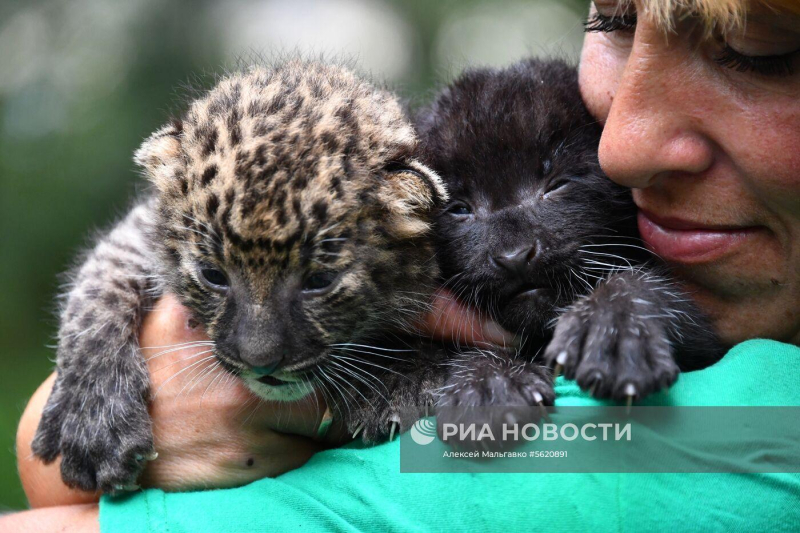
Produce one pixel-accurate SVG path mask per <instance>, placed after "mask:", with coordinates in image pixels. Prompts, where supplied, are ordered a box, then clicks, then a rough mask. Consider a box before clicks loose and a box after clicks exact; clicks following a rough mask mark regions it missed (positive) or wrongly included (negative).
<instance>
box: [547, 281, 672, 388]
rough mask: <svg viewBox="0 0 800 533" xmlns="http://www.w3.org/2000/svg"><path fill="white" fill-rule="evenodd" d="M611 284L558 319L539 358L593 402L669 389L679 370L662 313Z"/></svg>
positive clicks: (665, 316)
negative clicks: (594, 398)
mask: <svg viewBox="0 0 800 533" xmlns="http://www.w3.org/2000/svg"><path fill="white" fill-rule="evenodd" d="M619 283H620V284H622V283H623V282H622V281H621V282H619ZM615 285H616V281H615V280H613V278H612V280H610V281H609V282H607V283H606V284H605V286H600V287H599V288H598V289H596V290H595V292H594V293H593V294H591V295H589V296H587V297H584V298H583V299H582V300H580V301H578V302H577V303H576V304H575V305H573V306H572V307H571V308H570V309H569V310H567V311H566V312H565V313H564V314H563V315H561V317H559V318H558V321H557V323H556V328H555V332H554V334H553V339H552V341H551V342H550V344H549V345H548V347H547V349H546V350H545V352H544V358H545V361H546V362H547V364H548V365H549V366H551V367H552V368H554V369H555V371H556V373H559V372H563V373H564V375H565V376H566V377H567V378H568V379H575V380H576V381H577V383H578V385H579V386H580V387H581V388H582V389H584V390H589V391H591V393H592V395H593V396H596V397H597V398H612V399H615V400H627V401H632V400H634V399H638V398H642V397H645V396H647V395H649V394H652V393H654V392H657V391H659V390H661V389H664V388H667V387H669V386H671V385H672V384H673V383H674V382H675V380H676V379H677V378H678V373H679V369H678V365H677V364H676V362H675V359H674V356H673V350H672V347H671V345H670V339H669V336H668V333H667V328H668V327H669V324H670V322H669V320H667V318H668V316H667V315H665V313H664V310H663V309H659V308H658V305H657V304H656V303H654V302H651V301H648V300H647V299H646V296H645V297H642V296H637V294H636V293H635V292H630V291H629V290H624V289H625V287H617V286H615Z"/></svg>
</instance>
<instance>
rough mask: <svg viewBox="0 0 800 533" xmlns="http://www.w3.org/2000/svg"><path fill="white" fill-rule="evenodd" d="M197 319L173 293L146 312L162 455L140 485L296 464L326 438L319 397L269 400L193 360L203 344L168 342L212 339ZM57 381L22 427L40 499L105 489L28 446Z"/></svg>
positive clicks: (73, 499) (234, 477) (247, 475)
mask: <svg viewBox="0 0 800 533" xmlns="http://www.w3.org/2000/svg"><path fill="white" fill-rule="evenodd" d="M192 326H193V323H192V321H190V317H189V315H188V313H187V311H186V309H185V308H184V307H182V306H181V305H180V304H179V303H178V302H177V301H176V300H175V299H174V298H173V297H169V296H166V297H164V298H163V299H162V300H161V301H160V302H159V303H158V304H157V306H156V308H155V309H154V310H153V311H152V312H151V313H150V314H149V315H148V316H147V318H146V319H145V323H144V326H143V329H142V333H141V337H140V345H141V346H142V350H143V352H144V354H145V357H147V359H148V365H149V368H150V374H151V377H152V395H153V400H152V402H151V405H150V413H151V415H152V418H153V432H154V436H155V444H156V450H157V451H158V454H159V456H158V458H157V459H156V460H154V461H151V462H150V463H148V466H147V468H146V469H145V472H144V474H143V476H142V479H141V480H140V482H141V485H142V486H144V487H159V488H161V489H165V490H170V491H180V490H194V489H203V488H223V487H235V486H239V485H244V484H246V483H249V482H251V481H254V480H256V479H261V478H263V477H267V476H275V475H278V474H280V473H283V472H286V471H288V470H292V469H294V468H297V467H298V466H300V465H302V464H303V463H305V462H306V461H307V460H308V459H309V458H310V457H311V456H312V455H313V454H314V453H316V452H317V451H319V450H321V449H323V448H325V447H327V446H328V444H326V443H323V442H319V441H317V440H314V439H312V438H310V437H311V436H314V435H315V434H316V430H317V427H318V425H319V421H320V418H321V416H322V413H323V412H324V406H323V405H322V404H321V402H319V401H318V400H317V399H316V398H310V399H308V400H306V401H300V402H295V403H292V404H276V403H267V402H263V401H261V400H259V399H257V398H256V397H254V396H253V395H252V394H251V393H250V392H249V391H248V390H247V389H246V388H245V387H244V386H243V385H242V384H241V382H240V381H239V380H237V379H235V378H234V377H233V376H230V375H227V374H222V371H221V370H217V371H211V370H210V367H211V363H212V361H211V360H208V361H207V363H206V364H205V365H204V364H197V365H195V366H190V365H193V364H194V363H196V362H197V361H198V356H197V354H198V353H199V352H200V351H201V350H204V349H203V348H188V349H178V350H174V351H170V349H168V348H165V347H168V346H176V345H179V344H181V343H187V342H192V341H197V340H204V339H206V337H205V335H204V333H203V332H202V331H199V330H198V329H196V328H194V327H192ZM151 347H152V348H151ZM206 349H207V348H206ZM206 370H209V371H207V372H206ZM53 381H54V376H50V378H48V379H47V381H45V382H44V383H43V384H42V385H41V386H40V387H39V390H37V391H36V393H35V394H34V396H33V398H32V399H31V401H30V403H29V404H28V407H27V408H26V410H25V413H24V414H23V416H22V420H21V421H20V425H19V431H18V434H17V454H18V458H17V460H18V463H19V471H20V478H21V480H22V485H23V488H24V490H25V493H26V495H27V496H28V500H29V502H30V505H31V506H32V507H34V508H35V507H46V506H55V505H72V504H80V503H87V502H95V501H97V499H98V498H99V494H95V493H87V492H83V491H78V490H73V489H70V488H69V487H67V486H66V485H64V484H63V483H62V481H61V475H60V469H59V461H58V460H56V461H55V462H54V463H52V464H50V465H45V464H44V463H43V462H42V461H41V460H40V459H38V458H36V457H35V456H33V454H32V453H31V448H30V443H31V440H32V439H33V435H34V433H35V431H36V427H37V426H38V424H39V419H40V418H41V413H42V408H43V407H44V404H45V402H46V400H47V397H48V395H49V393H50V389H51V388H52V385H53ZM340 435H341V433H337V432H336V430H335V429H334V430H333V431H332V432H331V433H330V434H329V436H328V442H332V443H336V442H341V438H340Z"/></svg>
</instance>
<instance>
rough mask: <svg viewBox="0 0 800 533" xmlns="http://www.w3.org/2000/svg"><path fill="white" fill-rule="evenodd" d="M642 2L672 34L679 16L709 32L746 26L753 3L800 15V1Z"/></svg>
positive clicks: (650, 14) (645, 13) (690, 0)
mask: <svg viewBox="0 0 800 533" xmlns="http://www.w3.org/2000/svg"><path fill="white" fill-rule="evenodd" d="M627 3H633V0H627ZM641 3H642V8H643V11H644V13H641V14H642V15H644V16H645V17H649V18H650V19H651V20H653V21H654V22H655V23H656V24H657V25H659V26H660V27H662V28H664V29H665V30H668V31H669V30H672V29H673V26H674V24H675V14H676V13H677V14H679V16H680V15H692V16H695V17H698V18H700V19H701V20H702V21H703V23H704V24H705V26H706V28H707V29H709V30H712V29H718V30H723V31H724V30H725V29H729V28H733V27H736V26H739V25H741V24H744V22H745V15H746V12H747V8H748V5H749V4H756V5H759V6H760V7H764V8H766V9H770V10H773V11H777V12H780V11H784V12H789V13H793V14H800V1H798V0H641Z"/></svg>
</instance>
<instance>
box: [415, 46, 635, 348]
mask: <svg viewBox="0 0 800 533" xmlns="http://www.w3.org/2000/svg"><path fill="white" fill-rule="evenodd" d="M418 122H419V130H420V135H421V137H422V142H423V144H424V147H425V153H426V156H425V161H426V163H428V164H429V165H430V166H432V167H433V168H434V170H436V171H437V172H439V174H440V175H441V177H442V179H443V180H444V182H445V184H446V186H447V188H448V190H449V192H450V202H449V204H448V205H447V207H446V208H445V209H444V210H442V211H441V212H440V213H439V214H438V216H437V219H436V222H435V228H436V234H437V239H438V248H439V250H438V257H439V259H440V262H441V266H442V269H443V274H444V276H445V279H446V282H447V285H448V286H449V287H450V288H451V290H453V292H454V293H455V294H456V295H457V296H459V297H460V298H461V299H462V300H465V301H467V302H469V303H472V304H474V305H477V306H478V307H479V308H481V309H483V310H485V311H486V312H488V313H490V314H491V315H492V316H493V318H495V319H496V320H498V321H499V322H500V323H501V324H502V325H503V326H504V327H506V328H507V329H510V330H512V331H516V332H518V333H522V334H534V335H535V334H538V333H541V332H543V331H544V329H545V327H546V324H547V323H548V322H549V321H550V319H552V318H553V317H554V313H555V310H556V308H557V307H558V306H562V305H564V304H566V303H568V302H570V301H571V300H572V299H573V298H574V297H575V294H576V292H578V291H581V290H586V285H587V283H586V282H587V281H588V282H590V281H592V280H591V278H590V277H589V276H596V275H598V270H594V268H595V267H596V266H597V265H596V264H595V263H591V261H596V263H597V264H599V263H604V262H607V261H604V260H603V256H602V255H593V254H598V253H604V252H603V249H602V248H597V247H595V246H597V245H596V244H595V243H597V242H598V240H599V239H600V240H601V239H602V237H603V236H608V235H611V234H613V232H615V231H620V230H621V226H622V225H623V224H622V223H624V221H625V219H630V218H631V215H632V211H631V205H632V204H631V202H630V200H629V199H628V195H627V193H626V192H625V191H624V190H622V189H621V188H619V187H617V186H615V185H614V184H613V183H612V182H611V181H610V180H608V179H607V178H606V177H605V176H604V175H603V173H602V172H601V170H600V167H599V164H598V161H597V145H598V141H599V135H600V129H599V127H598V126H597V125H596V124H595V123H594V121H593V120H592V118H591V117H590V116H589V114H588V112H587V111H586V110H585V108H584V106H583V104H582V102H581V100H580V95H579V93H578V87H577V83H576V75H575V71H574V69H572V68H569V67H567V66H566V65H564V64H562V63H558V62H549V63H546V62H537V61H526V62H523V63H519V64H517V65H514V66H513V67H510V68H508V69H506V70H500V71H496V70H476V71H469V72H467V73H466V74H464V75H463V76H462V77H461V78H460V79H458V80H457V81H456V82H455V83H453V84H452V85H451V86H450V87H448V88H446V89H445V90H444V91H443V92H442V93H441V94H440V95H439V97H438V98H437V100H436V101H435V103H434V104H433V105H432V106H431V107H430V108H428V109H427V110H425V111H424V112H423V113H422V114H421V116H420V118H419V120H418ZM593 265H594V266H593ZM587 267H589V268H590V269H591V270H589V269H587Z"/></svg>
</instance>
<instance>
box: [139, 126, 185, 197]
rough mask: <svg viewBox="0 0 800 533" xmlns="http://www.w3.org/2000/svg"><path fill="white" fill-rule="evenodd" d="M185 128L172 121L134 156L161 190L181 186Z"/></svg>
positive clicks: (164, 190) (151, 136) (151, 137)
mask: <svg viewBox="0 0 800 533" xmlns="http://www.w3.org/2000/svg"><path fill="white" fill-rule="evenodd" d="M182 134H183V128H182V126H181V123H180V122H178V121H175V122H172V123H171V124H168V125H166V126H164V127H163V128H161V129H160V130H158V131H156V132H155V133H153V134H152V135H150V137H148V138H147V139H146V140H145V141H144V142H143V143H142V146H140V147H139V149H138V150H136V153H135V154H134V156H133V160H134V162H135V163H136V164H137V165H139V166H140V167H142V170H144V172H145V174H146V176H147V179H149V180H150V181H151V182H152V183H153V184H154V185H155V186H156V187H157V188H158V190H159V191H161V192H167V191H170V190H173V189H179V188H180V179H179V178H180V176H181V174H182V169H183V168H184V166H185V161H184V158H183V150H182V147H181V136H182Z"/></svg>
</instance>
